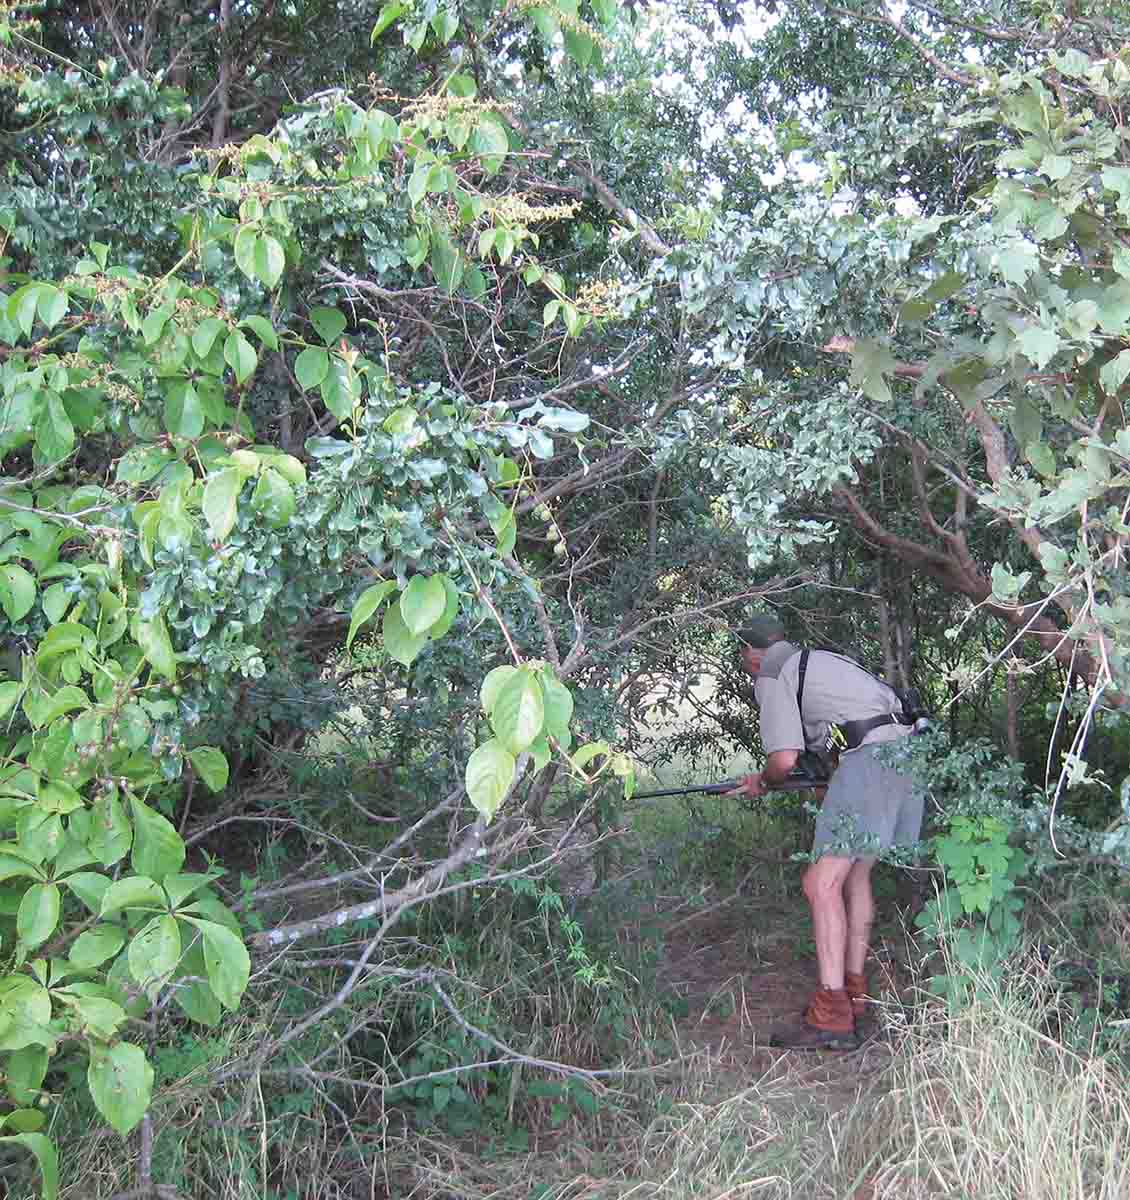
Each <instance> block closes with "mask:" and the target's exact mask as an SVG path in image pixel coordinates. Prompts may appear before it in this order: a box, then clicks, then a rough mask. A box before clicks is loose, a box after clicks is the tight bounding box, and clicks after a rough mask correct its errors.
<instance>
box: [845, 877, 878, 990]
mask: <svg viewBox="0 0 1130 1200" xmlns="http://www.w3.org/2000/svg"><path fill="white" fill-rule="evenodd" d="M874 865H875V860H874V859H873V858H859V859H856V861H855V862H854V863H853V864H852V867H851V870H850V871H848V873H847V878H846V879H845V880H844V903H845V906H846V908H847V959H846V962H845V969H846V970H847V972H848V973H849V974H851V975H862V974H863V965H864V963H865V962H866V961H867V950H868V947H869V946H870V943H871V925H872V922H873V921H874V920H875V897H874V895H873V894H872V891H871V868H872V867H873V866H874Z"/></svg>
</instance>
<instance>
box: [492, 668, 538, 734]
mask: <svg viewBox="0 0 1130 1200" xmlns="http://www.w3.org/2000/svg"><path fill="white" fill-rule="evenodd" d="M490 723H491V728H492V729H493V730H494V732H495V735H496V736H497V737H498V740H499V741H500V742H501V743H502V744H503V745H504V746H505V747H506V749H507V750H509V751H510V752H511V753H512V754H519V753H521V752H522V751H523V750H525V749H526V747H527V746H529V744H530V743H531V742H532V741H533V740H534V738H536V737H537V736H538V734H539V733H541V731H542V728H543V726H544V725H545V701H544V699H543V698H542V690H541V684H540V683H539V682H538V680H537V678H536V677H535V676H534V675H533V673H532V672H531V671H529V670H526V669H524V668H520V669H519V670H518V671H516V672H515V673H514V675H512V676H511V677H510V678H509V679H508V680H507V681H506V682H505V683H504V684H503V685H502V687H501V688H500V689H499V692H498V696H497V697H496V698H495V701H494V704H493V706H492V707H491V710H490Z"/></svg>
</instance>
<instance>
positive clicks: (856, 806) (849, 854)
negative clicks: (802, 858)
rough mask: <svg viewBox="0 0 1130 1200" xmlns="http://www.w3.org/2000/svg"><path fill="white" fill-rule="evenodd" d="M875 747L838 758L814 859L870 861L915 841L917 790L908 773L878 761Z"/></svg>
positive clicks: (819, 821)
mask: <svg viewBox="0 0 1130 1200" xmlns="http://www.w3.org/2000/svg"><path fill="white" fill-rule="evenodd" d="M886 744H888V745H889V743H886ZM878 748H879V747H878V746H861V747H860V748H859V749H858V750H852V751H851V752H850V753H848V754H844V755H843V756H842V757H841V758H840V765H839V766H838V767H837V768H836V771H835V774H833V776H832V778H831V781H830V782H829V784H828V793H827V795H826V796H825V797H824V803H823V805H822V807H821V809H820V815H819V816H818V817H817V818H816V836H815V838H814V839H813V843H812V849H813V851H814V852H815V853H816V854H817V855H823V854H831V855H837V856H842V857H844V858H870V857H872V856H874V855H876V854H878V853H880V852H881V851H883V850H889V849H890V848H891V847H892V846H912V845H913V844H914V843H915V842H916V841H918V835H919V833H920V832H921V830H922V802H923V796H922V790H921V789H920V788H919V787H918V786H917V785H916V784H915V782H914V780H913V779H912V778H911V777H910V776H909V775H904V774H902V772H901V771H896V770H895V769H894V768H893V767H888V766H886V765H885V764H884V763H881V762H879V761H878V760H877V759H876V757H875V751H876V750H877V749H878Z"/></svg>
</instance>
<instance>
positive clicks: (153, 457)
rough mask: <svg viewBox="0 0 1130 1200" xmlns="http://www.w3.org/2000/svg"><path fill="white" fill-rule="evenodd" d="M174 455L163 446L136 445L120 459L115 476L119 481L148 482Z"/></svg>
mask: <svg viewBox="0 0 1130 1200" xmlns="http://www.w3.org/2000/svg"><path fill="white" fill-rule="evenodd" d="M172 457H173V452H172V451H171V450H166V449H165V448H164V447H163V446H136V447H134V449H132V450H127V451H126V453H125V454H123V455H122V457H121V458H120V459H119V460H118V466H117V469H116V471H115V472H114V478H115V479H116V480H117V481H118V482H119V483H146V482H148V481H149V480H150V479H152V478H153V476H154V475H156V474H157V473H158V471H160V470H161V468H162V467H163V466H164V465H165V464H166V463H167V462H169V460H170V459H171V458H172Z"/></svg>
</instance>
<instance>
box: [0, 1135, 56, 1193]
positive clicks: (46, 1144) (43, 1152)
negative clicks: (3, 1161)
mask: <svg viewBox="0 0 1130 1200" xmlns="http://www.w3.org/2000/svg"><path fill="white" fill-rule="evenodd" d="M0 1142H6V1143H10V1144H11V1145H13V1146H22V1147H23V1148H24V1149H25V1150H28V1151H30V1152H31V1153H32V1154H34V1155H35V1160H36V1162H38V1163H39V1174H40V1175H41V1176H42V1178H43V1187H42V1189H41V1190H40V1193H39V1194H40V1197H41V1198H42V1200H55V1198H56V1197H57V1196H58V1194H59V1157H58V1155H57V1154H56V1152H55V1143H54V1142H52V1140H51V1139H50V1138H49V1137H47V1135H46V1134H43V1133H12V1134H6V1135H5V1136H4V1137H0Z"/></svg>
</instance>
